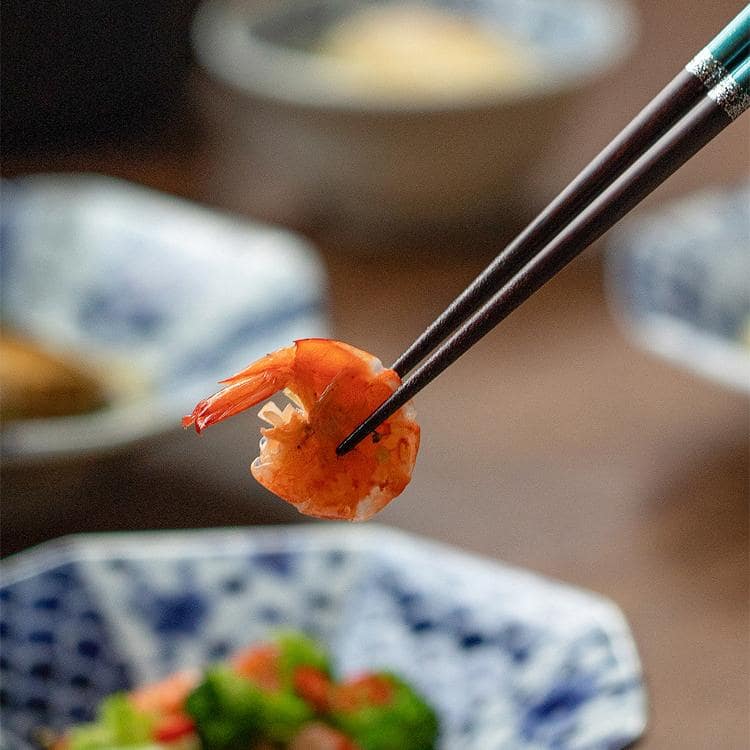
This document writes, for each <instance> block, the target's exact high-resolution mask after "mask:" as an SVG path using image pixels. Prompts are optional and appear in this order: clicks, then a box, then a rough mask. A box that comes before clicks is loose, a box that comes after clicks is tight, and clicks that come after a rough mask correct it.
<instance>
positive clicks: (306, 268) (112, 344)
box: [0, 175, 327, 467]
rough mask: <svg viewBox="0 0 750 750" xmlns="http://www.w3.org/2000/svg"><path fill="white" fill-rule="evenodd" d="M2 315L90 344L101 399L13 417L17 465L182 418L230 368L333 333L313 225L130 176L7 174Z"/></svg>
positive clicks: (26, 330)
mask: <svg viewBox="0 0 750 750" xmlns="http://www.w3.org/2000/svg"><path fill="white" fill-rule="evenodd" d="M1 228H2V233H0V237H2V253H1V254H0V260H1V261H2V323H3V325H4V326H7V327H8V328H10V329H12V330H13V331H16V332H18V333H19V334H21V335H23V336H25V337H28V338H29V339H31V340H32V341H34V342H37V343H38V344H40V345H41V346H43V347H44V348H45V349H47V350H49V351H51V352H60V353H61V354H66V355H67V356H68V358H71V357H74V358H75V357H80V360H81V362H84V363H86V364H87V365H90V366H92V367H94V368H96V370H97V372H100V373H103V374H104V381H105V383H108V384H109V385H111V386H112V392H111V398H110V400H109V402H108V404H107V406H105V407H104V408H102V409H99V410H97V411H92V412H90V413H87V414H81V415H76V416H68V417H54V418H48V419H27V420H21V421H16V422H9V423H8V424H7V425H4V426H3V429H2V431H0V437H1V438H2V457H3V464H4V467H5V466H7V465H8V463H9V462H10V463H11V464H13V463H14V462H15V463H20V462H26V461H28V460H40V459H51V458H54V459H59V460H62V461H70V460H72V459H78V458H80V457H83V456H92V455H97V454H102V453H105V452H108V451H112V450H114V449H117V448H122V447H123V446H126V445H129V444H131V443H134V442H135V441H140V440H143V439H144V438H146V437H150V436H156V435H160V434H163V433H165V432H167V431H169V430H173V431H178V430H179V429H180V426H179V425H180V417H181V416H182V415H183V414H185V413H186V411H189V410H190V409H191V408H192V406H193V405H194V404H195V402H196V401H197V400H198V399H199V398H202V397H204V396H205V395H206V394H207V392H208V391H207V389H209V390H210V388H211V386H212V384H214V383H215V382H216V381H217V380H219V379H220V378H221V377H226V376H227V375H228V374H230V373H232V372H235V371H237V370H238V369H240V368H241V367H243V366H245V365H246V364H247V363H248V362H251V361H252V360H253V359H255V358H257V357H258V356H261V355H263V354H265V353H266V352H268V351H271V350H273V349H276V348H278V347H279V346H281V345H286V344H288V343H289V341H291V340H292V339H294V338H300V337H304V336H311V335H325V334H326V332H327V324H326V316H325V313H324V309H323V296H324V291H325V282H324V276H323V270H322V267H321V264H320V263H319V261H318V259H317V257H316V255H315V253H314V252H313V250H312V248H311V247H310V246H309V245H308V244H307V243H306V242H305V241H303V240H302V239H301V238H298V237H297V236H295V235H293V234H291V233H290V232H286V231H282V230H279V229H275V228H272V227H268V226H263V225H260V224H254V223H250V222H246V221H238V220H237V219H235V218H233V217H230V216H223V215H221V214H217V213H215V212H213V211H210V210H208V209H206V208H203V207H200V206H197V205H192V204H190V203H188V202H186V201H183V200H179V199H177V198H173V197H171V196H167V195H162V194H159V193H156V192H154V191H152V190H147V189H144V188H142V187H138V186H135V185H130V184H128V183H126V182H122V181H119V180H113V179H109V178H103V177H94V176H49V175H39V176H34V177H29V178H24V179H21V180H15V181H4V183H3V218H2V226H1Z"/></svg>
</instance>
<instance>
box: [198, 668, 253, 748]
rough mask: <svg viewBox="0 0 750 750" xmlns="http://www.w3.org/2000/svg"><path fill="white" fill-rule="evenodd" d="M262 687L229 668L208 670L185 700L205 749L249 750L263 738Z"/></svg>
mask: <svg viewBox="0 0 750 750" xmlns="http://www.w3.org/2000/svg"><path fill="white" fill-rule="evenodd" d="M262 704H263V696H262V693H261V691H260V689H259V688H257V687H256V686H255V685H253V684H252V682H250V681H249V680H246V679H244V678H243V677H240V676H239V675H237V674H235V673H234V672H232V671H231V670H230V669H228V668H226V667H215V668H214V669H211V670H209V671H208V672H207V673H206V675H205V677H204V679H203V682H201V683H200V685H198V687H196V688H195V690H193V692H192V693H190V695H189V696H188V697H187V700H186V701H185V711H186V712H187V713H188V714H189V715H190V716H192V718H193V719H194V721H195V724H196V728H197V730H198V734H199V735H200V738H201V740H202V742H203V747H204V749H205V750H247V748H248V747H249V746H250V743H251V742H252V741H254V740H256V739H259V738H260V737H261V717H262V715H263V705H262Z"/></svg>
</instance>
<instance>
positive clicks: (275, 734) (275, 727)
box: [261, 693, 315, 743]
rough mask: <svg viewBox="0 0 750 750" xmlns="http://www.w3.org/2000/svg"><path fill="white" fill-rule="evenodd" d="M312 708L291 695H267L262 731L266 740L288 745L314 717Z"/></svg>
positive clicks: (262, 714) (262, 712)
mask: <svg viewBox="0 0 750 750" xmlns="http://www.w3.org/2000/svg"><path fill="white" fill-rule="evenodd" d="M314 715H315V714H314V712H313V710H312V709H311V708H310V706H308V705H307V703H305V701H303V700H302V698H298V697H297V696H296V695H292V694H291V693H265V694H264V696H263V706H262V711H261V731H262V734H263V736H264V737H265V738H266V739H269V740H273V741H274V742H282V743H286V742H289V740H291V739H292V737H294V735H295V734H297V732H299V730H300V729H301V728H302V726H303V725H304V724H306V723H307V722H308V721H310V720H311V719H312V718H313V717H314Z"/></svg>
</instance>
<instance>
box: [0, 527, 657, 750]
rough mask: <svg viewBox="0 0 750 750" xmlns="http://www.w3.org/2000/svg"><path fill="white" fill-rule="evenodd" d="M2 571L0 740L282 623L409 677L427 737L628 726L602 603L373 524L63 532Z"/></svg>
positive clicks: (635, 724) (619, 623)
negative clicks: (437, 723) (429, 727)
mask: <svg viewBox="0 0 750 750" xmlns="http://www.w3.org/2000/svg"><path fill="white" fill-rule="evenodd" d="M1 570H2V582H1V585H0V598H1V599H2V605H3V606H2V622H0V637H1V638H2V646H3V657H2V663H1V664H0V668H1V669H2V678H3V692H2V727H3V730H4V731H5V732H6V733H7V734H6V738H7V737H9V736H12V737H13V738H15V739H14V741H15V742H17V743H20V742H22V741H23V738H28V737H29V736H30V733H33V731H34V730H35V729H36V728H38V727H40V726H47V727H51V728H53V729H56V730H60V729H62V728H64V727H65V726H67V725H69V724H70V723H74V722H80V721H83V720H87V719H88V718H90V717H91V715H92V711H93V709H94V707H95V705H96V703H97V702H98V701H99V700H100V699H101V698H102V697H103V696H104V695H106V694H107V693H109V692H111V691H114V690H117V689H123V688H127V687H130V686H134V685H136V684H138V683H141V682H143V681H148V680H154V679H157V678H159V677H161V676H164V675H166V674H168V673H169V672H171V671H172V670H176V669H179V668H182V667H190V666H199V665H201V664H205V663H206V662H209V661H211V660H218V659H222V658H223V657H225V656H227V655H228V654H229V653H230V652H232V651H233V650H234V649H237V648H238V647H241V646H243V645H246V644H248V643H249V642H252V641H255V640H259V639H264V638H266V637H267V636H268V635H269V632H271V631H272V630H273V629H274V628H278V627H282V626H283V627H293V628H299V629H302V630H304V631H306V632H308V633H309V634H311V635H312V636H314V637H316V638H319V639H321V640H322V641H323V642H325V643H326V644H327V645H328V646H329V647H330V649H331V650H332V653H333V655H334V659H335V662H336V666H337V668H338V669H339V670H340V671H341V672H342V673H344V674H347V673H352V672H356V671H359V670H363V669H368V668H388V669H391V670H394V671H396V672H399V673H401V674H402V675H403V676H404V677H406V678H407V679H408V680H410V681H412V682H413V683H414V684H415V685H416V686H417V687H418V688H419V690H421V691H422V692H423V693H424V694H425V695H426V696H427V697H428V698H429V700H430V701H431V702H432V703H433V704H434V705H435V706H436V708H437V710H438V713H439V715H440V718H441V725H442V731H441V741H440V748H443V749H444V750H552V749H553V748H555V750H584V749H585V750H593V749H594V748H597V749H601V750H605V749H607V750H616V749H618V748H623V747H625V746H627V745H629V744H630V743H631V742H632V741H634V740H635V739H637V738H638V737H639V736H640V734H641V733H642V732H643V729H644V725H645V718H646V700H645V694H644V687H643V676H642V672H641V666H640V663H639V660H638V655H637V653H636V649H635V645H634V643H633V640H632V637H631V635H630V632H629V630H628V627H627V625H626V623H625V620H624V618H623V616H622V614H621V612H620V611H619V610H618V609H617V607H616V606H614V605H613V604H612V603H611V602H609V601H607V600H605V599H603V598H601V597H600V596H596V595H594V594H590V593H587V592H584V591H580V590H576V589H573V588H571V587H568V586H565V585H562V584H559V583H555V582H551V581H548V580H545V579H542V578H540V577H538V576H536V575H533V574H531V573H528V572H524V571H521V570H516V569H513V568H509V567H506V566H503V565H501V564H499V563H496V562H490V561H488V560H482V559H478V558H475V557H473V556H471V555H468V554H465V553H462V552H459V551H456V550H452V549H450V548H447V547H444V546H441V545H438V544H435V543H432V542H429V541H426V540H422V539H419V538H416V537H413V536H410V535H407V534H405V533H403V532H398V531H393V530H389V529H387V528H383V527H378V526H377V525H370V526H367V527H352V526H348V525H347V526H341V525H331V524H326V525H323V524H318V525H306V526H297V527H294V526H291V527H277V528H266V529H259V528H256V529H253V530H232V531H201V532H182V533H168V534H164V533H145V534H144V533H140V534H119V535H107V536H91V537H87V536H80V537H71V538H68V539H63V540H61V541H59V542H53V543H48V544H46V545H43V546H41V547H39V548H38V549H36V550H32V551H29V552H24V553H21V554H20V555H18V556H17V557H16V558H15V559H10V560H8V561H6V562H5V563H4V564H3V565H2V568H1ZM18 738H22V739H18ZM19 747H20V744H19Z"/></svg>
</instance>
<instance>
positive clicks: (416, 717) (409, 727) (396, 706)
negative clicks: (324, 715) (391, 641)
mask: <svg viewBox="0 0 750 750" xmlns="http://www.w3.org/2000/svg"><path fill="white" fill-rule="evenodd" d="M377 674H378V676H380V677H383V678H384V679H386V680H387V681H388V682H389V683H390V685H391V687H392V689H393V695H392V698H391V700H390V701H389V702H388V703H387V704H383V705H374V706H373V705H371V706H363V707H360V708H355V709H353V710H350V711H343V710H338V711H334V712H333V713H332V715H331V719H332V721H333V724H334V725H335V726H336V727H338V728H339V729H340V730H341V731H342V732H344V733H345V734H346V735H348V736H349V737H350V738H351V739H352V740H354V742H355V743H356V744H357V745H358V746H359V747H360V748H362V750H433V748H434V747H435V742H436V741H437V734H438V721H437V716H436V715H435V712H434V711H433V710H432V709H431V708H430V707H429V706H428V705H427V703H425V702H424V700H422V698H420V696H419V695H417V693H415V692H414V691H413V690H412V689H411V688H410V687H409V685H407V684H406V683H405V682H404V681H403V680H401V679H400V678H398V677H396V676H395V675H392V674H389V673H385V672H379V673H377Z"/></svg>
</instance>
